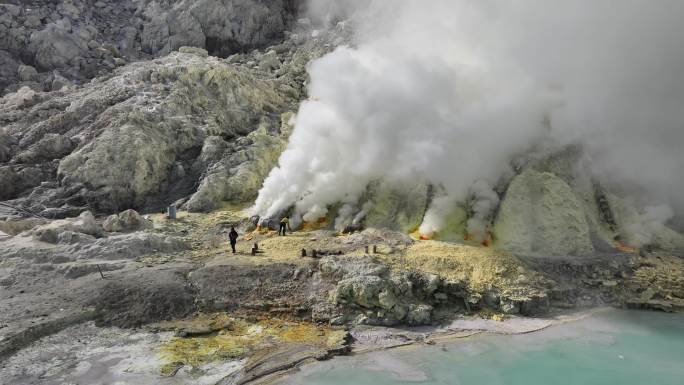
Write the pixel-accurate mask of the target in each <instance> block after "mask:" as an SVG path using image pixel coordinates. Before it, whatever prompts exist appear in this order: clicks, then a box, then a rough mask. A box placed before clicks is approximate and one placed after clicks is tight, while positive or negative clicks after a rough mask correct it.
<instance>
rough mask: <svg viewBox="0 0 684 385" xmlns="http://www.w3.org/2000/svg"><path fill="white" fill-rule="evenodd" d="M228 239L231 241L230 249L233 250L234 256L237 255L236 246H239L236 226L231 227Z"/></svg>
mask: <svg viewBox="0 0 684 385" xmlns="http://www.w3.org/2000/svg"><path fill="white" fill-rule="evenodd" d="M228 239H229V240H230V248H231V249H233V254H235V245H236V244H237V239H238V232H237V231H235V226H230V233H228Z"/></svg>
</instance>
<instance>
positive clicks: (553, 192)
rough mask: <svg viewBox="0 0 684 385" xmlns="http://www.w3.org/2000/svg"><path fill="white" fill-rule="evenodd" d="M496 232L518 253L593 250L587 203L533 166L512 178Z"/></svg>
mask: <svg viewBox="0 0 684 385" xmlns="http://www.w3.org/2000/svg"><path fill="white" fill-rule="evenodd" d="M493 232H494V237H495V240H496V245H497V246H498V247H500V248H502V249H504V250H509V251H512V252H516V253H524V254H529V253H535V254H554V255H579V254H587V253H589V252H591V251H592V250H593V246H592V242H591V237H590V231H589V225H588V223H587V219H586V215H585V212H584V208H583V205H582V204H581V203H580V201H579V199H578V198H577V196H575V194H574V193H573V191H572V189H571V188H570V186H568V184H567V183H566V182H564V181H563V180H562V179H560V178H559V177H557V176H556V175H554V174H552V173H549V172H538V171H535V170H533V169H527V170H526V171H524V172H523V173H522V174H520V175H518V176H517V177H515V179H513V181H512V182H511V184H510V186H509V187H508V190H507V191H506V196H505V198H504V200H503V202H502V203H501V207H500V210H499V213H498V217H497V219H496V222H495V224H494V228H493Z"/></svg>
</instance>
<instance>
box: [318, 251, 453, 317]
mask: <svg viewBox="0 0 684 385" xmlns="http://www.w3.org/2000/svg"><path fill="white" fill-rule="evenodd" d="M320 269H321V273H322V274H323V276H324V277H326V278H330V279H333V280H336V279H338V280H339V281H338V283H337V286H336V287H335V289H334V290H333V291H332V293H331V297H330V299H331V301H332V302H333V303H334V304H336V305H338V306H342V307H345V308H347V309H352V312H351V314H348V315H347V317H354V315H355V314H357V315H358V316H360V318H358V319H356V321H355V322H360V323H366V324H378V325H396V324H399V323H405V324H409V325H426V324H429V323H430V322H432V310H433V308H432V305H431V303H433V302H435V301H436V300H435V296H434V294H435V292H436V291H437V290H438V288H439V287H440V285H441V280H440V278H439V277H438V276H436V275H433V274H421V273H406V272H392V271H390V269H389V268H388V266H387V265H384V264H382V263H378V262H376V261H374V260H373V259H372V258H370V257H366V258H362V259H360V260H359V258H358V257H352V258H348V257H326V258H324V259H323V260H322V261H321V263H320ZM353 309H357V313H355V312H354V311H353Z"/></svg>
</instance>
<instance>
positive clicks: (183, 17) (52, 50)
mask: <svg viewBox="0 0 684 385" xmlns="http://www.w3.org/2000/svg"><path fill="white" fill-rule="evenodd" d="M303 4H304V1H301V0H274V1H258V0H202V1H185V0H184V1H174V2H169V1H156V0H124V1H113V0H98V1H96V2H92V1H86V0H51V1H43V2H30V3H29V4H23V3H21V4H0V95H2V94H3V93H4V92H3V90H5V89H7V91H10V92H11V91H15V90H16V89H18V88H19V87H21V86H22V85H24V86H30V87H31V88H33V89H35V90H37V91H38V90H51V89H52V90H58V88H55V87H53V84H52V83H53V79H54V78H55V77H57V76H65V77H66V78H67V79H70V80H72V81H73V80H75V81H79V82H80V81H85V80H87V79H90V78H92V77H94V76H97V75H102V74H105V73H107V72H109V71H111V70H112V69H114V68H116V67H117V66H121V65H123V64H125V63H127V62H131V61H134V60H140V59H149V58H151V57H159V56H164V55H167V54H168V53H170V52H171V51H173V50H176V49H178V48H179V47H181V46H193V47H198V48H206V49H207V50H208V51H209V52H210V53H211V54H212V55H215V56H222V57H227V56H229V55H230V54H233V53H235V52H245V51H247V50H250V49H254V48H260V47H264V46H266V45H268V44H274V43H275V42H276V41H280V40H282V39H283V36H284V32H285V31H287V30H288V29H290V28H291V27H292V26H293V23H294V21H295V20H296V18H297V15H298V14H299V12H300V9H301V8H302V6H303ZM27 66H28V67H32V68H34V69H37V70H38V72H40V74H39V73H38V72H34V71H32V70H30V69H27ZM53 70H58V71H59V72H58V73H54V72H53Z"/></svg>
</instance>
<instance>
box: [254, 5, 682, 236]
mask: <svg viewBox="0 0 684 385" xmlns="http://www.w3.org/2000/svg"><path fill="white" fill-rule="evenodd" d="M342 3H343V2H342ZM358 3H359V2H358V1H356V2H354V4H358ZM364 11H366V13H365V17H364V18H362V19H361V20H363V22H362V24H361V25H360V27H359V30H360V33H359V38H358V39H359V42H358V45H357V46H356V47H354V48H351V47H341V48H338V49H337V50H335V51H334V52H332V53H330V54H328V55H327V56H325V57H323V58H321V59H319V60H317V61H315V62H313V63H312V64H311V66H310V70H309V74H310V77H311V81H310V85H309V94H310V97H311V98H310V100H308V101H306V102H304V103H303V104H302V105H301V107H300V110H299V112H298V114H297V117H296V125H295V130H294V132H293V134H292V136H291V138H290V143H289V145H288V148H287V150H286V151H285V152H284V153H283V154H282V156H281V157H280V161H279V165H278V167H277V168H275V169H273V171H272V172H271V174H270V175H269V177H268V178H267V180H266V181H265V183H264V186H263V188H262V189H261V191H260V193H259V197H258V199H257V201H256V203H255V206H254V207H253V210H254V212H255V213H257V214H259V215H262V216H266V217H270V216H273V215H276V214H277V213H279V212H281V211H283V210H285V209H287V208H289V207H291V206H293V205H294V206H295V215H302V216H304V219H305V220H313V219H316V218H318V217H320V216H322V215H325V214H326V207H327V206H328V205H330V204H332V203H336V202H345V203H347V204H348V207H347V209H345V211H344V212H345V213H346V212H347V211H349V212H348V213H346V214H345V215H344V216H345V218H346V219H344V220H341V221H340V223H346V222H348V218H349V217H350V216H351V215H352V208H353V207H354V204H355V203H356V200H357V199H358V198H359V196H360V195H361V194H362V193H363V192H364V190H365V189H366V186H367V185H368V183H369V182H370V181H372V180H376V179H380V178H384V179H393V180H399V181H402V180H409V181H410V180H427V181H429V182H431V183H433V184H434V185H439V186H441V187H443V188H444V190H445V195H446V197H444V198H440V199H436V200H435V201H434V202H435V204H437V205H441V204H444V202H450V201H456V200H461V201H463V200H464V199H465V198H466V197H467V195H468V191H469V189H470V188H471V186H473V184H474V183H475V182H476V181H478V180H482V181H483V182H481V183H484V185H486V184H487V182H488V183H489V184H493V183H495V182H496V180H497V178H498V177H499V175H501V174H502V173H503V172H505V171H506V170H507V167H508V162H509V160H510V157H511V156H512V155H513V154H515V153H518V152H520V151H524V150H526V149H527V148H529V147H530V146H531V145H533V144H535V143H538V142H539V141H541V140H544V141H546V142H551V143H556V144H559V145H562V144H567V143H576V142H579V143H582V144H583V145H584V147H585V148H586V149H588V151H589V153H590V154H591V156H592V161H593V164H594V165H595V167H596V170H595V171H596V172H599V173H603V174H604V176H609V177H610V179H611V180H614V181H618V182H629V183H633V184H636V185H639V186H648V190H649V191H650V192H652V193H654V194H657V195H658V198H660V199H661V200H662V201H667V200H668V199H669V202H670V203H674V204H676V205H678V207H680V208H681V207H684V204H683V201H684V200H682V199H681V198H680V197H677V198H676V199H673V198H675V197H674V194H672V192H673V191H677V190H678V191H682V188H684V178H682V177H681V176H682V173H681V171H680V170H682V169H684V156H682V155H681V154H680V150H679V146H680V145H682V144H683V143H684V127H683V126H684V108H682V106H683V105H684V76H681V74H682V71H684V50H683V49H682V47H684V24H683V23H681V20H680V19H681V16H682V15H684V2H681V1H676V0H655V1H637V0H623V1H620V2H615V1H612V0H611V1H609V0H596V1H577V0H564V1H560V0H559V1H553V2H550V1H542V0H521V1H515V2H512V1H506V0H478V1H476V0H425V1H411V0H391V1H390V0H384V1H382V0H380V1H374V2H372V4H371V5H369V6H368V7H367V8H364ZM480 187H481V186H480ZM480 187H478V188H477V189H478V191H480V190H482V189H481V188H480ZM480 195H481V196H482V197H484V200H482V201H481V202H484V203H482V205H481V206H482V207H478V210H480V209H481V211H482V213H481V214H479V215H480V216H482V217H483V218H484V217H486V215H488V213H486V211H487V210H488V208H487V207H484V206H487V205H489V204H496V202H494V199H489V198H488V197H491V195H490V194H487V193H484V192H482V193H480ZM440 212H444V210H439V208H438V207H437V208H434V209H433V210H430V211H429V212H428V215H426V223H424V226H427V227H426V228H428V227H429V229H430V231H437V230H438V229H439V226H440V223H441V221H442V220H443V218H440V215H438V214H439V213H440ZM475 219H478V218H475ZM476 222H477V221H475V222H473V223H472V224H470V223H469V226H471V225H472V226H473V228H475V227H476V226H478V225H479V223H476Z"/></svg>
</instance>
